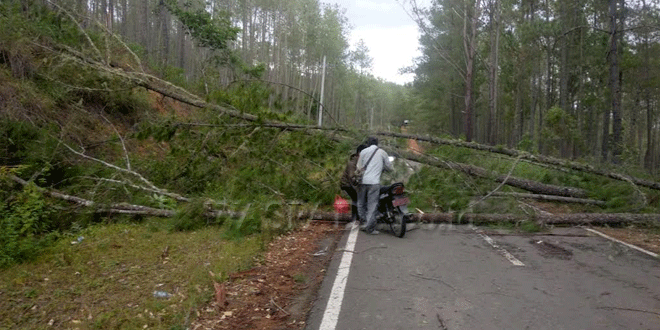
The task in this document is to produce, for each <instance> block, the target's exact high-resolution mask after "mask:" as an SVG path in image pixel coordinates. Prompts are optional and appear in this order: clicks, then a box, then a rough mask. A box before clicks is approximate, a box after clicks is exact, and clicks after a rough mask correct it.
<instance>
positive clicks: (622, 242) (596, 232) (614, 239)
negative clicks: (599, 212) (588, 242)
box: [583, 228, 660, 258]
mask: <svg viewBox="0 0 660 330" xmlns="http://www.w3.org/2000/svg"><path fill="white" fill-rule="evenodd" d="M583 229H584V230H586V231H588V232H591V233H594V234H596V235H599V236H602V237H604V238H607V239H609V240H611V241H614V242H617V243H619V244H623V245H625V246H627V247H629V248H631V249H634V250H637V251H639V252H642V253H646V254H648V255H650V256H651V257H654V258H659V257H660V256H658V254H657V253H653V252H651V251H647V250H644V249H642V248H641V247H639V246H635V245H632V244H628V243H626V242H624V241H620V240H618V239H616V238H614V237H610V236H607V235H605V234H603V233H601V232H599V231H597V230H593V229H590V228H583Z"/></svg>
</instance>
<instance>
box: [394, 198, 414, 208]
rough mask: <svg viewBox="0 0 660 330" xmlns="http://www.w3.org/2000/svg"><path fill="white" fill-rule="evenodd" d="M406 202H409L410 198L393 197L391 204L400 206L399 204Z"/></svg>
mask: <svg viewBox="0 0 660 330" xmlns="http://www.w3.org/2000/svg"><path fill="white" fill-rule="evenodd" d="M408 203H410V200H409V199H408V197H401V198H395V199H394V200H393V201H392V205H393V206H395V207H396V206H401V205H408Z"/></svg>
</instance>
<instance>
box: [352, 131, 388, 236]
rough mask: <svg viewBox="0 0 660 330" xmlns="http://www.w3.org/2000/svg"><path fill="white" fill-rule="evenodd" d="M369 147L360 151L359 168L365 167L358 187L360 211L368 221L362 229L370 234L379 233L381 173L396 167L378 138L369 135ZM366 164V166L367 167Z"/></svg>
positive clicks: (361, 216)
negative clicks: (381, 146)
mask: <svg viewBox="0 0 660 330" xmlns="http://www.w3.org/2000/svg"><path fill="white" fill-rule="evenodd" d="M367 145H368V147H367V148H366V149H364V150H362V151H361V152H360V158H359V159H358V162H357V167H358V168H364V175H363V176H362V184H360V186H359V187H358V213H359V215H360V219H362V220H364V221H366V224H364V225H363V226H362V227H361V229H362V230H364V231H365V232H367V233H368V234H374V235H376V234H379V232H378V231H377V230H376V209H377V207H378V199H379V197H380V175H381V174H382V173H383V171H384V170H385V171H392V170H394V167H393V166H392V162H390V159H389V156H388V155H387V152H385V150H383V149H380V148H378V138H376V137H373V136H372V137H369V138H368V139H367ZM365 166H366V168H365Z"/></svg>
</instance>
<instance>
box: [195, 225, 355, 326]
mask: <svg viewBox="0 0 660 330" xmlns="http://www.w3.org/2000/svg"><path fill="white" fill-rule="evenodd" d="M342 229H343V226H339V227H337V226H335V225H333V224H323V223H315V224H308V225H306V226H304V227H303V228H301V229H299V230H296V231H294V232H292V233H289V234H287V235H283V236H280V237H278V238H276V239H274V240H273V241H272V242H271V243H270V244H269V245H268V248H267V251H266V253H265V256H264V261H263V262H262V264H261V265H258V266H256V267H254V268H252V269H250V270H248V271H244V272H240V273H238V274H234V275H231V276H230V279H229V280H228V281H227V282H225V283H221V284H220V283H218V284H217V285H215V292H216V295H215V300H214V301H213V302H211V303H210V305H209V306H207V307H205V308H202V310H201V311H199V312H198V316H199V317H198V319H197V320H196V321H195V322H193V323H192V325H191V327H190V329H194V330H198V329H265V330H274V329H302V328H304V326H305V321H306V317H307V313H308V311H309V309H310V308H311V303H313V301H314V298H315V295H316V292H317V289H318V287H319V286H320V284H321V282H322V280H323V277H324V275H325V268H326V267H327V264H328V262H329V261H330V258H331V257H332V253H317V252H318V251H319V250H321V249H323V247H322V246H321V245H322V242H324V240H325V243H326V244H328V242H330V244H331V246H330V248H327V247H326V249H327V250H330V251H332V250H333V249H334V245H335V244H336V242H337V239H338V238H339V237H340V235H341V232H342ZM328 240H330V241H328Z"/></svg>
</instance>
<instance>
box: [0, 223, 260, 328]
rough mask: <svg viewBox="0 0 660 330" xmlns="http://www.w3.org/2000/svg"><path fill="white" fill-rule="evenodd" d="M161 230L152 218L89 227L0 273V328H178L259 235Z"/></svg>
mask: <svg viewBox="0 0 660 330" xmlns="http://www.w3.org/2000/svg"><path fill="white" fill-rule="evenodd" d="M166 228H167V224H165V223H163V222H162V220H158V219H152V220H147V221H145V222H143V223H141V224H111V225H97V226H92V227H90V228H87V229H85V230H83V231H81V232H79V233H77V234H76V235H75V236H68V237H65V238H64V239H62V240H60V241H59V242H58V243H57V244H55V245H54V246H53V247H52V248H51V249H49V250H48V251H47V252H46V253H44V254H43V255H42V256H41V257H39V258H38V259H37V260H35V261H34V262H31V263H26V264H22V265H17V266H15V267H12V268H9V269H4V270H2V271H0V320H1V321H0V328H20V329H44V328H53V329H56V328H59V329H62V328H68V329H76V328H78V329H136V328H140V329H141V328H150V329H185V328H186V326H187V325H188V324H189V323H190V322H191V321H192V320H193V319H194V318H195V317H196V312H197V310H198V309H199V307H200V306H201V305H202V304H204V303H206V302H207V301H208V300H209V299H210V298H211V297H212V294H213V280H216V281H221V280H223V279H224V278H226V277H227V275H228V274H230V273H233V272H237V271H241V270H245V269H249V268H250V267H251V266H252V265H253V264H254V263H255V261H257V258H258V256H259V253H260V252H261V251H263V247H264V243H263V242H262V239H261V237H259V236H253V237H246V238H243V239H240V240H230V241H227V240H225V239H222V237H223V231H224V230H223V229H222V228H219V227H213V226H211V227H206V228H203V229H200V230H197V231H194V232H170V231H168V230H167V229H166ZM209 271H210V272H212V273H213V274H216V275H215V276H216V278H212V277H211V275H210V273H209ZM155 291H162V292H167V293H168V294H169V295H170V296H169V298H158V297H155V295H154V292H155Z"/></svg>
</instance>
